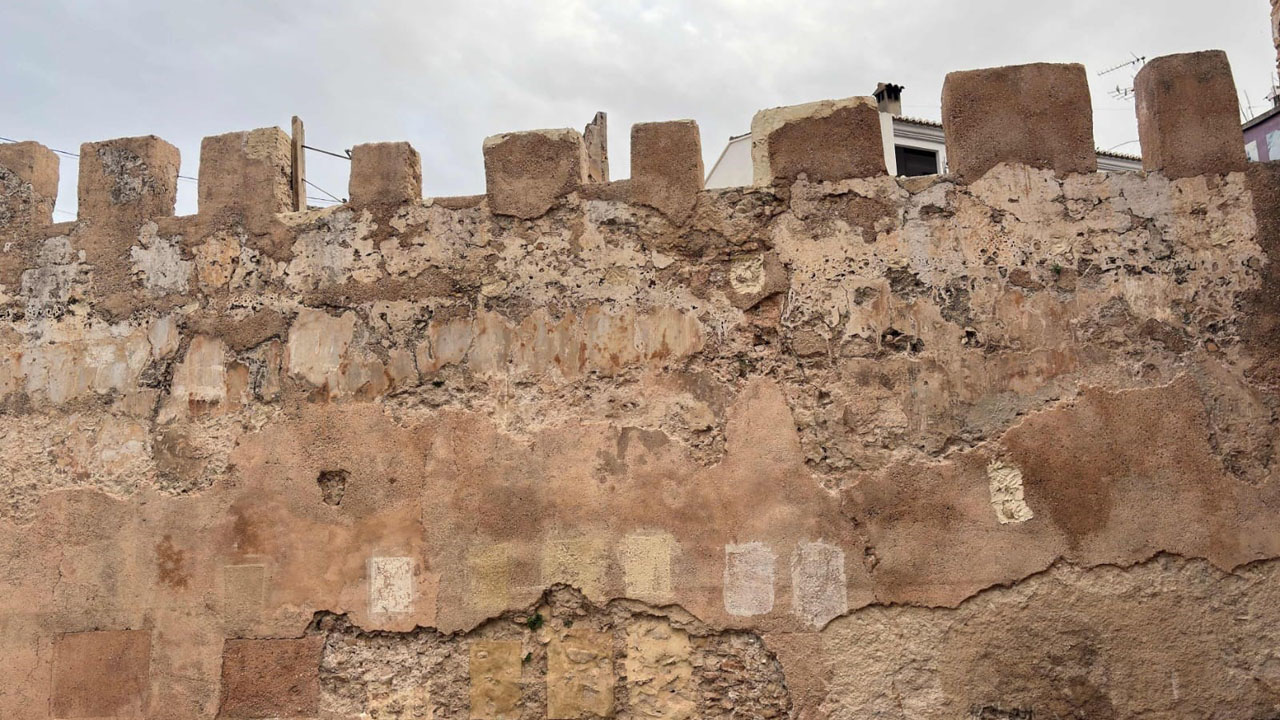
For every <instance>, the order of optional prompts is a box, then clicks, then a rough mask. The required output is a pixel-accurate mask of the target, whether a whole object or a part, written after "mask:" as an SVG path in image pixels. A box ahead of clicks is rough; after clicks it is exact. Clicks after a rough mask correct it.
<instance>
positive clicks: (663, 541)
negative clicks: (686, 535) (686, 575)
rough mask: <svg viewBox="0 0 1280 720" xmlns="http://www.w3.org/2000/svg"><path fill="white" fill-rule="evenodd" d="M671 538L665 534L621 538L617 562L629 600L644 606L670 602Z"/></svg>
mask: <svg viewBox="0 0 1280 720" xmlns="http://www.w3.org/2000/svg"><path fill="white" fill-rule="evenodd" d="M675 547H676V541H675V538H673V537H671V535H670V534H668V533H643V532H638V533H631V534H630V535H627V536H626V537H624V538H622V543H621V544H620V545H619V547H618V559H619V561H620V562H621V563H622V582H623V584H624V586H625V587H626V594H627V597H629V598H635V599H637V600H644V601H646V602H670V600H671V594H672V591H671V559H672V555H673V554H674V550H675Z"/></svg>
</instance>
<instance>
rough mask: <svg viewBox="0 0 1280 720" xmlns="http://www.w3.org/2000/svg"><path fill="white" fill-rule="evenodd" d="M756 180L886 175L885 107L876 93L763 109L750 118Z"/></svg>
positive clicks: (773, 181) (842, 178) (789, 180)
mask: <svg viewBox="0 0 1280 720" xmlns="http://www.w3.org/2000/svg"><path fill="white" fill-rule="evenodd" d="M751 162H752V166H753V168H754V176H755V184H756V185H772V184H775V183H789V182H792V181H794V180H795V179H796V178H797V177H799V176H800V175H801V174H803V175H805V176H806V177H808V178H809V180H811V181H813V182H825V181H829V180H845V179H847V178H861V177H872V176H874V175H884V174H885V173H886V172H887V170H886V168H885V163H884V144H883V142H882V141H881V132H880V111H879V109H878V108H877V106H876V101H875V99H874V98H870V97H851V98H845V99H843V100H822V101H819V102H814V103H807V104H805V105H792V106H789V107H779V108H771V109H769V110H761V111H760V112H758V113H756V115H755V117H754V118H752V119H751Z"/></svg>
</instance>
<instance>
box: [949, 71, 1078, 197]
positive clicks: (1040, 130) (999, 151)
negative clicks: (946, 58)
mask: <svg viewBox="0 0 1280 720" xmlns="http://www.w3.org/2000/svg"><path fill="white" fill-rule="evenodd" d="M942 125H943V129H944V132H945V133H946V143H947V159H948V162H949V163H950V165H951V172H952V173H953V174H954V175H955V176H956V177H957V178H958V179H959V180H961V181H962V182H972V181H973V180H977V179H978V178H980V177H982V176H983V175H984V174H985V173H986V172H987V171H988V170H990V169H991V168H993V167H995V166H996V165H997V164H999V163H1002V162H1007V163H1014V164H1021V165H1027V166H1030V167H1036V168H1047V169H1050V170H1053V171H1054V172H1056V173H1058V174H1059V175H1069V174H1073V173H1092V172H1096V171H1097V169H1098V156H1097V151H1096V150H1095V149H1094V143H1093V105H1092V102H1091V100H1090V97H1089V79H1088V76H1087V75H1086V74H1085V69H1084V66H1083V65H1079V64H1051V63H1035V64H1031V65H1014V66H1009V67H1000V68H989V69H985V70H968V71H963V72H953V73H949V74H948V75H947V79H946V82H945V83H944V84H943V86H942Z"/></svg>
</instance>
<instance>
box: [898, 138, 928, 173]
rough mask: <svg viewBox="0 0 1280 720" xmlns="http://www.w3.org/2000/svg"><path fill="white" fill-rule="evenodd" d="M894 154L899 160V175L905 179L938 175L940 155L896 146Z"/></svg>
mask: <svg viewBox="0 0 1280 720" xmlns="http://www.w3.org/2000/svg"><path fill="white" fill-rule="evenodd" d="M893 154H894V155H895V156H897V158H898V174H899V175H902V176H904V177H915V176H917V175H937V174H938V153H936V152H934V151H932V150H921V149H919V148H913V147H903V146H901V145H895V146H894V148H893Z"/></svg>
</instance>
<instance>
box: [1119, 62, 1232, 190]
mask: <svg viewBox="0 0 1280 720" xmlns="http://www.w3.org/2000/svg"><path fill="white" fill-rule="evenodd" d="M1133 88H1134V93H1135V94H1136V102H1137V108H1138V138H1139V139H1140V140H1141V142H1142V167H1143V168H1144V169H1146V170H1148V171H1158V172H1161V173H1163V174H1164V175H1165V176H1167V177H1171V178H1182V177H1191V176H1194V175H1206V174H1225V173H1230V172H1235V171H1238V170H1243V169H1244V167H1245V154H1244V134H1243V132H1242V131H1241V129H1240V114H1239V111H1238V108H1239V100H1238V99H1237V98H1236V84H1235V81H1234V80H1233V79H1232V77H1231V64H1230V63H1229V62H1228V61H1227V54H1226V53H1224V52H1222V51H1221V50H1210V51H1205V52H1198V53H1185V54H1182V55H1168V56H1165V57H1159V58H1156V59H1154V60H1152V61H1150V62H1148V63H1147V64H1146V65H1144V66H1143V68H1142V69H1141V70H1139V71H1138V76H1137V77H1136V78H1135V79H1134V81H1133Z"/></svg>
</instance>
